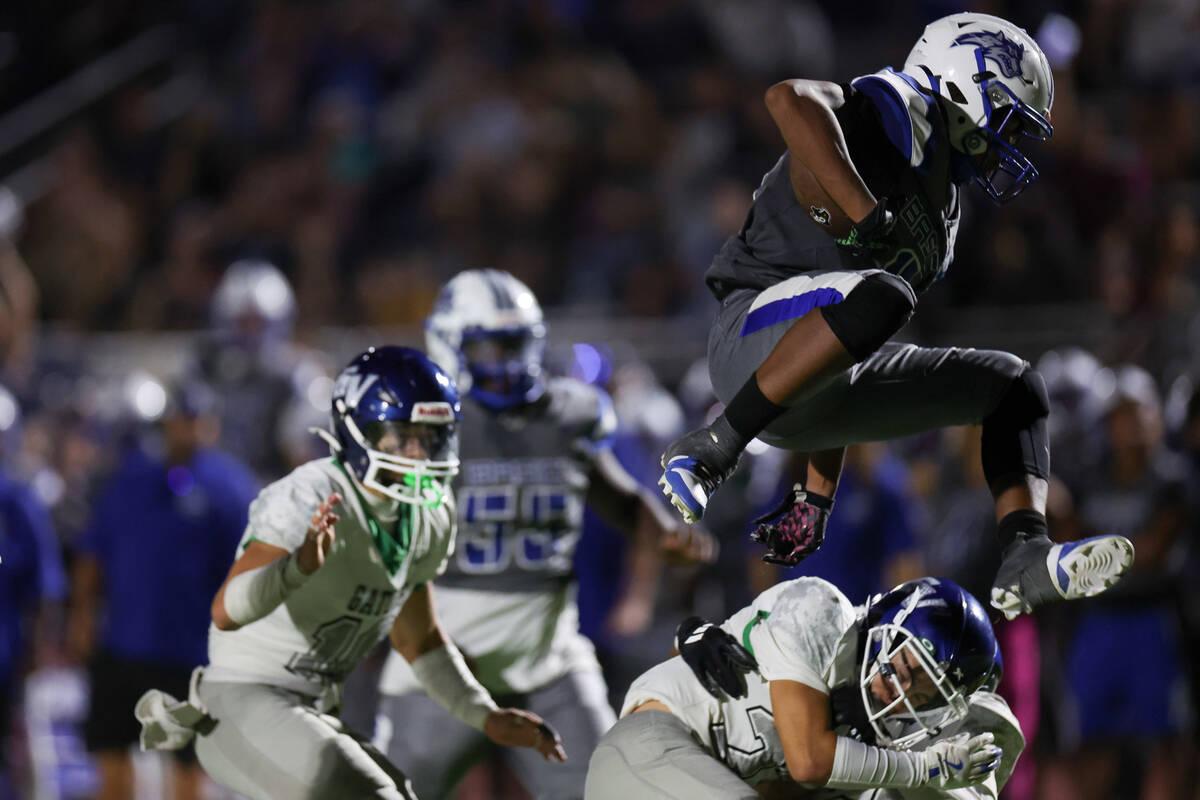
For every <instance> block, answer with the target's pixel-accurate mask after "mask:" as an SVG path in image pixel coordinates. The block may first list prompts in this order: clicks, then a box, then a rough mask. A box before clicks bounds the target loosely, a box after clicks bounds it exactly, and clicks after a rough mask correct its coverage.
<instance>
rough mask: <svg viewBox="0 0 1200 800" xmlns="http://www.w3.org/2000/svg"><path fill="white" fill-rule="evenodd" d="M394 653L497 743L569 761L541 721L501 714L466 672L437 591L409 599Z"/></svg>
mask: <svg viewBox="0 0 1200 800" xmlns="http://www.w3.org/2000/svg"><path fill="white" fill-rule="evenodd" d="M389 638H390V640H391V643H392V647H394V648H395V649H396V652H398V653H399V654H400V655H402V656H404V658H405V660H406V661H408V663H409V664H410V665H412V669H413V674H415V675H416V676H417V680H419V681H420V682H421V685H422V686H423V687H424V688H425V691H426V692H427V693H428V694H429V696H430V697H432V698H433V699H434V700H435V701H436V702H437V703H438V704H439V705H441V706H442V707H443V708H445V709H446V710H447V711H449V712H450V713H451V714H452V715H453V716H455V717H457V718H458V719H459V720H461V721H462V722H464V723H466V724H467V725H470V726H471V727H472V728H475V729H476V730H480V731H483V733H484V734H485V735H486V736H487V737H488V738H489V739H491V740H492V741H493V742H495V743H496V744H499V745H505V746H508V747H532V748H534V749H535V750H537V751H538V752H539V753H541V754H542V756H543V757H544V758H546V759H547V760H553V761H566V759H567V754H566V753H565V752H564V751H563V748H562V741H561V740H560V739H559V737H558V734H557V733H555V732H554V730H553V729H552V728H551V727H550V726H549V725H547V724H546V723H545V722H544V721H543V720H542V718H541V717H539V716H538V715H537V714H534V713H531V712H529V711H524V710H522V709H519V708H498V707H497V706H496V701H495V700H493V699H492V696H491V694H489V693H488V690H487V689H485V688H484V687H483V685H482V684H481V683H479V681H478V680H476V679H475V676H474V675H472V674H471V670H470V669H469V668H468V667H467V663H466V661H465V660H464V659H463V656H462V653H460V652H459V650H458V648H457V647H455V645H454V642H452V641H450V639H449V638H448V637H447V636H446V634H445V633H444V632H443V631H442V627H441V624H440V623H439V622H438V619H437V614H436V613H435V611H434V605H433V587H432V586H430V585H428V584H426V585H425V586H420V587H418V588H417V589H415V590H414V591H413V593H412V594H411V595H409V598H408V600H406V601H405V602H404V606H403V608H401V609H400V613H399V614H398V615H397V616H396V621H395V622H394V623H392V630H391V633H390V634H389Z"/></svg>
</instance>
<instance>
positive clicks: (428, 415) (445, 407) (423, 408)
mask: <svg viewBox="0 0 1200 800" xmlns="http://www.w3.org/2000/svg"><path fill="white" fill-rule="evenodd" d="M453 420H454V409H453V408H451V407H450V404H449V403H442V402H433V403H416V404H415V405H414V406H413V410H412V421H413V422H452V421H453Z"/></svg>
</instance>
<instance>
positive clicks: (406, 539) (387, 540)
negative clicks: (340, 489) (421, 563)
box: [333, 458, 440, 575]
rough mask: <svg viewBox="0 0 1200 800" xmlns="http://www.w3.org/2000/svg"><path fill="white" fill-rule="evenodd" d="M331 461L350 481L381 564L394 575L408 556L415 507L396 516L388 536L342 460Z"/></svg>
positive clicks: (411, 506) (410, 506)
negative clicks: (392, 529) (393, 528)
mask: <svg viewBox="0 0 1200 800" xmlns="http://www.w3.org/2000/svg"><path fill="white" fill-rule="evenodd" d="M333 463H334V464H335V465H337V468H338V469H340V470H341V471H342V474H343V475H345V476H346V480H348V481H349V482H350V488H351V489H353V490H354V496H355V497H357V498H358V502H359V505H361V506H362V510H363V513H364V514H365V515H366V517H367V527H369V528H370V529H371V538H372V539H373V540H374V541H375V546H376V547H377V548H379V555H380V557H382V558H383V565H384V566H385V567H387V571H388V574H389V575H395V574H396V573H397V572H399V571H400V565H401V564H403V563H404V559H405V558H407V557H408V549H409V547H410V546H411V544H412V526H413V515H414V514H416V513H417V507H416V506H415V505H411V504H405V505H408V506H409V509H408V512H409V513H407V514H405V513H404V512H403V509H401V512H400V514H399V516H397V517H396V529H395V534H396V535H395V536H389V535H388V534H386V533H384V532H383V527H382V526H381V525H380V524H379V522H378V520H376V519H375V515H374V514H372V513H371V507H370V506H369V505H367V501H366V500H365V499H364V498H363V496H362V492H360V491H359V490H358V483H357V482H356V481H355V480H354V476H353V475H351V474H350V473H349V472H347V471H346V468H345V467H344V466H342V462H341V461H338V460H337V459H336V458H335V459H333ZM439 501H440V498H439Z"/></svg>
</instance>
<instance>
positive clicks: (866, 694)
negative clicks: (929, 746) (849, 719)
mask: <svg viewBox="0 0 1200 800" xmlns="http://www.w3.org/2000/svg"><path fill="white" fill-rule="evenodd" d="M931 651H932V644H930V645H928V646H927V645H926V644H925V643H924V642H923V641H922V640H921V639H919V638H917V637H916V636H914V635H912V634H911V633H910V632H909V631H907V630H906V629H905V628H904V627H903V626H901V625H896V624H893V623H881V624H879V625H875V626H873V627H871V628H870V630H868V631H867V637H866V646H865V650H864V652H865V653H866V657H865V658H864V659H863V663H862V667H861V670H860V673H859V688H860V690H861V692H862V700H863V707H864V708H865V709H866V711H867V719H868V721H869V722H870V723H871V727H872V728H873V729H874V730H875V736H876V741H877V742H878V743H879V744H880V745H881V746H886V747H892V748H895V749H900V750H903V749H907V748H909V747H912V746H913V745H914V744H917V743H918V742H921V741H923V740H925V739H926V738H930V737H933V736H936V735H938V734H939V733H940V732H941V731H942V730H943V729H945V728H946V726H948V725H951V724H953V723H955V722H958V721H959V720H962V719H964V718H965V717H966V716H967V699H966V697H965V696H964V695H963V692H962V691H961V690H960V689H959V688H958V687H957V686H955V685H954V683H953V682H952V681H951V680H950V676H949V675H948V674H947V672H946V667H945V665H942V664H938V663H937V662H936V661H935V660H934V656H933V654H932V652H931Z"/></svg>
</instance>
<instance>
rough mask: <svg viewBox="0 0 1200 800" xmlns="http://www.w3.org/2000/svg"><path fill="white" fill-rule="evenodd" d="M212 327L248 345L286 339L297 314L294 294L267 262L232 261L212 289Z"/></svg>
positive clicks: (279, 274) (276, 270)
mask: <svg viewBox="0 0 1200 800" xmlns="http://www.w3.org/2000/svg"><path fill="white" fill-rule="evenodd" d="M211 313H212V321H213V327H214V328H216V329H217V330H218V331H220V332H221V333H222V334H224V335H226V336H228V337H230V338H232V339H234V340H236V341H239V342H241V343H243V344H245V345H247V346H250V347H255V346H258V345H261V344H263V343H265V342H268V341H273V340H277V339H285V338H287V337H288V335H290V333H291V327H292V318H293V316H295V313H296V294H295V292H293V291H292V285H291V284H290V283H289V282H288V279H287V278H286V277H284V274H283V273H282V272H280V271H279V268H278V267H276V266H275V265H274V264H272V263H271V262H269V261H262V260H258V259H246V260H242V261H235V262H233V263H232V264H230V265H229V268H228V269H226V270H225V274H224V275H222V276H221V282H220V283H219V284H217V289H216V291H215V292H213V298H212V307H211Z"/></svg>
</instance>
